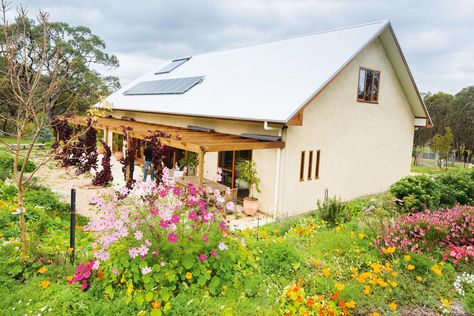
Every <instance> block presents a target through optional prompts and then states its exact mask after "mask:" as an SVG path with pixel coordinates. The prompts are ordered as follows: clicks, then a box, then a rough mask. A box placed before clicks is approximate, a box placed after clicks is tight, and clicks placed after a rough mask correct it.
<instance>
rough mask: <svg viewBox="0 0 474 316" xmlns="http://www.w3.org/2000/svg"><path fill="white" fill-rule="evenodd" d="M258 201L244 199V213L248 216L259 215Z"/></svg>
mask: <svg viewBox="0 0 474 316" xmlns="http://www.w3.org/2000/svg"><path fill="white" fill-rule="evenodd" d="M257 210H258V200H257V199H254V198H248V197H246V198H244V213H245V214H247V215H248V216H254V215H255V214H257Z"/></svg>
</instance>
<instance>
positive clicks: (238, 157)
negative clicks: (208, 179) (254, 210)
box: [217, 150, 252, 198]
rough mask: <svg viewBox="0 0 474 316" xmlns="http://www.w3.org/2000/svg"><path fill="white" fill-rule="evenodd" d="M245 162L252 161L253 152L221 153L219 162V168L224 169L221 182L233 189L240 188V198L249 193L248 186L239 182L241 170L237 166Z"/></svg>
mask: <svg viewBox="0 0 474 316" xmlns="http://www.w3.org/2000/svg"><path fill="white" fill-rule="evenodd" d="M243 160H252V151H251V150H239V151H221V152H219V155H218V160H217V166H218V167H219V168H221V169H222V180H221V181H220V182H221V183H222V184H224V185H226V186H228V187H230V188H231V189H235V188H239V190H238V191H237V192H238V196H239V198H241V197H244V196H246V195H248V193H249V187H248V184H247V183H245V182H244V181H242V180H239V178H240V170H239V169H238V168H237V164H238V163H239V162H241V161H243Z"/></svg>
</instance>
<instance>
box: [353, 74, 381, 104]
mask: <svg viewBox="0 0 474 316" xmlns="http://www.w3.org/2000/svg"><path fill="white" fill-rule="evenodd" d="M379 84H380V71H377V70H372V69H367V68H362V67H361V68H360V69H359V85H358V90H357V101H359V102H370V103H378V101H379Z"/></svg>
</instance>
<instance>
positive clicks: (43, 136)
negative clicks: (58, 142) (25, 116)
mask: <svg viewBox="0 0 474 316" xmlns="http://www.w3.org/2000/svg"><path fill="white" fill-rule="evenodd" d="M52 138H53V135H52V134H51V129H50V128H49V127H46V128H43V129H42V130H41V132H40V133H39V136H38V141H39V142H40V143H47V142H50V141H51V139H52Z"/></svg>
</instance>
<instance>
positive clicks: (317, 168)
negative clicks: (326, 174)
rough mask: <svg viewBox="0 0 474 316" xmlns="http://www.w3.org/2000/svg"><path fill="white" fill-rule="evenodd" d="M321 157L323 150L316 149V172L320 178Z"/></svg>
mask: <svg viewBox="0 0 474 316" xmlns="http://www.w3.org/2000/svg"><path fill="white" fill-rule="evenodd" d="M320 158H321V151H320V150H317V151H316V172H315V174H314V178H315V179H319V159H320Z"/></svg>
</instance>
